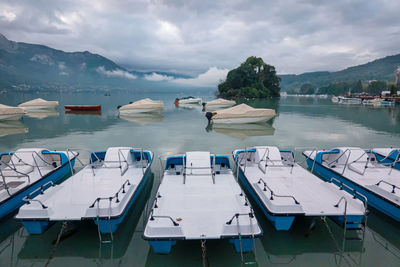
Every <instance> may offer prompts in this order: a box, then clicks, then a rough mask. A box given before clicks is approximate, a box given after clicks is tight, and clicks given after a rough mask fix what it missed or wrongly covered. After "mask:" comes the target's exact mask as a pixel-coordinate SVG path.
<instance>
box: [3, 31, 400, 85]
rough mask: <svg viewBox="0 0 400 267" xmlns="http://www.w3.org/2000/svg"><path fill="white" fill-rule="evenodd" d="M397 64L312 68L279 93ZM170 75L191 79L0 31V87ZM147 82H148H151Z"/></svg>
mask: <svg viewBox="0 0 400 267" xmlns="http://www.w3.org/2000/svg"><path fill="white" fill-rule="evenodd" d="M398 66H400V54H398V55H393V56H387V57H385V58H381V59H377V60H374V61H372V62H369V63H366V64H363V65H359V66H354V67H350V68H347V69H344V70H340V71H335V72H328V71H317V72H307V73H303V74H298V75H296V74H284V75H279V76H280V78H281V88H282V90H283V91H287V90H289V89H295V88H300V87H301V85H303V84H304V83H311V84H313V85H314V86H316V87H320V86H324V85H327V84H330V83H333V82H341V81H357V80H362V81H364V82H365V81H369V80H384V81H394V79H395V71H396V69H397V68H398ZM174 78H191V77H190V76H188V75H184V74H177V73H169V72H157V71H149V72H142V71H136V70H128V69H126V68H124V67H121V66H120V65H118V64H117V63H115V62H113V61H111V60H110V59H107V58H106V57H103V56H101V55H98V54H92V53H90V52H88V51H85V52H64V51H62V50H57V49H53V48H50V47H48V46H44V45H37V44H28V43H22V42H14V41H11V40H8V39H7V38H6V37H5V36H4V35H2V34H0V90H1V89H2V88H11V87H16V88H24V87H27V88H28V89H29V88H41V89H46V88H47V89H49V90H54V89H57V88H58V89H61V88H67V89H70V88H74V89H80V88H86V89H88V88H89V89H90V88H106V89H108V88H121V89H126V88H132V87H138V88H141V87H146V88H148V87H154V86H157V85H158V86H160V87H161V86H163V87H165V86H167V87H168V86H176V85H168V84H169V83H168V82H167V81H168V80H170V79H174ZM150 80H151V81H150Z"/></svg>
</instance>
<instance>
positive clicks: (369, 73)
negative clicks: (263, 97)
mask: <svg viewBox="0 0 400 267" xmlns="http://www.w3.org/2000/svg"><path fill="white" fill-rule="evenodd" d="M398 66H400V54H398V55H394V56H387V57H384V58H380V59H377V60H374V61H372V62H369V63H366V64H362V65H358V66H354V67H350V68H347V69H344V70H340V71H335V72H329V71H317V72H307V73H303V74H299V75H295V74H286V75H279V77H281V79H282V81H281V87H282V90H283V91H287V90H289V89H296V88H300V87H301V85H303V84H305V83H311V84H313V85H315V86H317V87H321V86H324V85H328V84H330V83H333V82H351V81H358V80H361V81H364V82H365V81H370V80H383V81H389V82H394V80H395V71H396V69H397V68H398Z"/></svg>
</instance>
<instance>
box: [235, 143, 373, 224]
mask: <svg viewBox="0 0 400 267" xmlns="http://www.w3.org/2000/svg"><path fill="white" fill-rule="evenodd" d="M233 156H234V159H235V161H236V162H237V163H238V170H237V171H238V172H239V173H238V174H239V175H238V176H239V181H240V182H241V183H242V185H243V186H244V188H245V189H246V192H249V195H250V196H251V197H252V199H253V200H254V201H255V202H256V203H257V204H258V206H259V207H260V208H261V210H262V211H263V213H264V215H265V217H266V218H267V219H268V220H269V221H270V222H271V223H272V224H273V226H274V227H275V229H276V230H285V231H287V230H289V229H290V227H291V226H292V224H293V221H294V219H295V218H296V217H299V216H307V217H328V218H330V219H332V220H333V221H335V222H336V223H338V224H339V225H340V226H342V227H345V228H346V229H351V228H357V229H358V228H360V227H361V226H362V225H363V223H364V221H365V214H366V204H367V203H366V199H365V200H364V203H363V202H362V201H360V200H358V199H354V198H353V196H352V195H351V194H349V193H348V192H346V191H344V190H340V189H339V188H338V187H337V186H335V185H333V184H332V183H331V182H324V181H322V180H321V179H319V178H318V177H316V176H315V175H313V174H312V173H310V172H309V171H307V170H305V169H304V168H303V167H301V166H300V165H299V164H298V163H296V162H295V161H294V153H293V152H292V151H290V150H279V149H278V148H277V147H274V146H256V147H253V148H251V149H248V150H243V149H241V150H235V151H234V152H233Z"/></svg>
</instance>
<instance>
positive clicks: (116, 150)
mask: <svg viewBox="0 0 400 267" xmlns="http://www.w3.org/2000/svg"><path fill="white" fill-rule="evenodd" d="M130 150H131V148H130V147H110V148H108V149H107V152H106V156H105V157H104V167H106V168H121V172H122V174H124V173H125V172H126V171H127V170H128V166H129V165H132V164H133V159H132V156H131V152H130Z"/></svg>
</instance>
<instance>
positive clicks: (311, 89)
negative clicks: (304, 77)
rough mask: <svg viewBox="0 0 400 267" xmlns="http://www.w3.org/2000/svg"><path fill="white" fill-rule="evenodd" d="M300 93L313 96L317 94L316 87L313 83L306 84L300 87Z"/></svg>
mask: <svg viewBox="0 0 400 267" xmlns="http://www.w3.org/2000/svg"><path fill="white" fill-rule="evenodd" d="M300 93H301V94H304V95H312V94H314V93H315V86H314V85H312V84H311V83H305V84H303V85H302V86H301V87H300Z"/></svg>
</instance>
